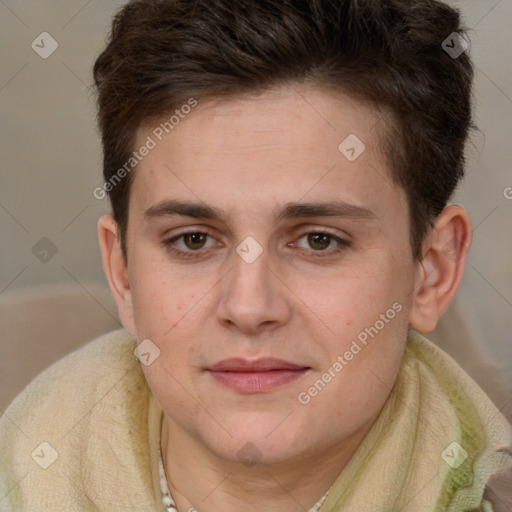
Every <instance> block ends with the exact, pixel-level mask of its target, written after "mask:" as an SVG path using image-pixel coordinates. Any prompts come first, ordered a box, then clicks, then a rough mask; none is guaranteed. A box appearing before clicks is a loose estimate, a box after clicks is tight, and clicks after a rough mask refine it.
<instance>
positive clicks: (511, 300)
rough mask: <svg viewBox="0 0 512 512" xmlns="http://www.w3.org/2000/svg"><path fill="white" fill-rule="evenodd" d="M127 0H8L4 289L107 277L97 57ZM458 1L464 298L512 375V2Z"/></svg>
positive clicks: (3, 97)
mask: <svg viewBox="0 0 512 512" xmlns="http://www.w3.org/2000/svg"><path fill="white" fill-rule="evenodd" d="M122 3H123V2H112V1H107V0H89V1H87V0H73V1H70V0H60V1H59V0H45V1H43V0H0V27H1V42H2V44H1V45H0V58H1V63H2V75H1V79H0V112H1V116H2V123H1V137H0V140H1V142H0V143H1V155H2V157H1V185H0V244H1V253H0V254H1V255H0V258H1V260H0V294H9V293H11V292H13V291H16V290H19V289H21V288H26V287H30V286H34V285H45V284H48V283H67V282H69V283H75V284H76V286H85V287H86V286H88V283H103V284H105V283H106V281H105V278H104V276H103V271H102V269H101V262H100V253H99V248H98V243H97V236H96V222H97V219H98V217H99V216H100V215H101V214H102V213H105V212H107V211H108V203H107V201H106V200H103V201H99V200H97V199H95V198H94V197H93V194H92V191H93V189H94V188H95V187H97V186H99V185H100V184H101V147H100V140H99V136H98V132H97V129H96V125H95V105H94V95H93V92H92V89H91V84H92V74H91V69H92V66H93V62H94V60H95V58H96V56H97V55H98V53H99V52H100V50H101V49H102V47H103V44H104V40H105V38H106V35H107V31H108V28H109V25H110V18H111V15H112V14H113V13H114V12H115V11H116V10H117V9H118V8H119V6H120V5H122ZM450 3H452V4H455V5H457V6H458V7H460V8H461V9H462V11H463V14H464V17H465V22H466V25H467V26H469V27H471V28H472V29H473V30H472V31H471V33H470V36H471V49H470V52H471V55H472V56H473V58H474V62H475V64H476V71H477V77H476V90H475V109H476V110H475V113H476V123H477V125H478V126H479V128H480V129H481V133H477V134H475V135H474V137H473V143H472V144H471V145H470V146H469V147H468V166H467V178H466V180H465V182H464V183H463V184H462V186H461V188H460V190H459V192H458V194H457V196H456V198H455V201H456V202H458V203H461V204H463V205H464V206H465V207H466V208H467V209H468V210H469V212H470V214H471V216H472V219H473V223H474V243H473V247H472V250H471V253H470V256H469V261H468V265H467V270H466V275H465V279H464V282H463V284H462V288H461V290H460V292H459V300H460V304H461V306H462V308H463V310H464V312H465V313H466V315H467V318H468V322H469V323H470V326H471V328H472V329H473V331H474V332H475V334H476V337H477V338H478V340H479V341H480V342H481V343H482V344H483V345H484V346H485V348H486V350H487V351H488V352H489V354H490V355H491V356H492V357H494V358H496V359H497V360H498V361H499V362H500V364H502V365H503V366H504V368H505V370H506V372H507V375H508V377H509V380H510V381H511V382H512V343H510V339H511V335H510V333H511V330H512V269H511V262H512V258H511V253H512V236H511V229H510V220H511V219H512V199H507V198H506V197H505V191H506V190H507V188H508V187H512V173H511V164H512V136H511V134H512V57H511V55H512V36H511V30H510V21H511V20H512V2H511V1H510V0H501V1H500V0H459V1H456V2H455V1H453V2H450ZM44 31H46V32H48V33H50V34H51V36H52V37H53V38H54V39H55V40H56V41H57V42H58V45H59V46H58V49H57V50H56V51H55V52H54V53H53V54H52V55H51V56H50V57H49V58H47V59H43V58H41V57H40V56H39V55H38V54H37V53H36V52H35V51H34V50H33V49H32V47H31V43H32V41H33V40H35V39H36V37H37V36H39V34H41V33H42V32H44ZM509 197H512V190H510V194H509ZM42 237H47V238H49V239H50V240H51V242H52V243H53V244H54V246H55V247H56V249H57V253H56V254H55V255H54V256H53V257H52V258H51V259H50V260H49V261H48V262H47V263H44V262H41V261H39V260H38V259H37V258H36V257H35V256H34V254H33V252H32V248H33V247H34V245H35V244H36V243H37V242H38V241H39V240H40V239H41V238H42Z"/></svg>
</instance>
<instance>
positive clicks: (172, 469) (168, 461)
mask: <svg viewBox="0 0 512 512" xmlns="http://www.w3.org/2000/svg"><path fill="white" fill-rule="evenodd" d="M373 422H374V419H372V420H371V421H370V422H368V424H367V425H365V428H362V429H360V430H359V431H358V432H357V433H356V434H354V435H353V436H352V437H351V438H350V439H346V440H345V441H344V442H343V443H342V444H340V445H335V446H331V447H329V448H328V449H326V450H324V451H323V452H321V453H315V454H314V455H308V456H303V457H301V458H297V457H295V458H294V459H293V460H289V461H286V462H281V463H273V464H265V463H262V462H261V461H260V462H258V463H257V464H256V465H254V466H247V465H244V464H243V463H241V462H238V461H237V462H234V461H231V460H226V459H223V458H221V457H218V456H216V455H215V454H212V453H211V451H209V450H208V449H207V448H206V447H204V446H203V445H202V444H200V443H198V442H197V440H195V439H192V438H191V437H190V435H188V433H187V432H185V431H184V430H182V429H181V428H179V427H178V426H177V425H176V424H175V423H173V422H172V420H169V419H168V418H167V416H164V420H163V425H162V440H161V450H162V458H163V463H164V469H165V474H166V477H167V482H168V486H169V490H170V492H171V495H172V497H173V499H174V501H175V503H176V506H177V508H178V512H193V511H194V512H195V511H197V512H211V511H212V512H213V511H218V510H223V511H225V512H239V511H240V510H246V509H247V504H248V503H250V504H251V510H252V511H254V512H264V511H265V512H274V511H275V512H277V511H279V512H296V511H297V510H298V509H299V507H300V508H301V509H302V510H305V511H309V510H310V509H311V508H312V507H314V506H315V505H316V504H317V502H318V501H319V500H321V498H322V497H323V496H324V495H325V493H326V492H327V491H328V490H329V489H330V488H331V486H332V484H333V483H334V481H335V480H336V478H337V477H338V475H339V474H340V473H341V471H342V470H343V468H344V467H345V466H346V464H347V462H348V461H349V460H350V458H351V457H352V455H353V454H354V452H355V451H356V449H357V447H358V446H359V444H360V443H361V441H362V440H363V439H364V437H365V435H366V434H367V433H368V431H369V430H370V428H371V426H372V424H373ZM312 475H314V478H312Z"/></svg>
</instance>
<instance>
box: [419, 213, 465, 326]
mask: <svg viewBox="0 0 512 512" xmlns="http://www.w3.org/2000/svg"><path fill="white" fill-rule="evenodd" d="M471 241H472V226H471V220H470V218H469V215H468V212H467V211H466V210H465V209H464V208H463V207H462V206H459V205H450V206H447V207H446V208H445V209H444V210H443V211H442V212H441V213H440V214H439V216H438V217H437V219H436V223H435V226H434V228H433V229H432V231H431V233H430V234H429V235H428V237H427V239H426V240H425V242H424V244H423V258H422V260H421V262H419V264H418V265H419V268H418V277H417V280H416V284H415V289H414V293H413V304H412V308H411V312H410V316H409V323H410V324H411V325H412V327H414V328H415V329H417V330H419V331H422V332H430V331H433V330H434V329H435V327H436V325H437V321H438V320H439V317H440V316H441V315H442V314H443V313H444V312H445V311H446V309H447V308H448V306H449V305H450V303H451V302H452V301H453V299H454V298H455V295H456V293H457V290H458V289H459V286H460V283H461V281H462V277H463V275H464V267H465V265H466V257H467V255H468V252H469V248H470V246H471Z"/></svg>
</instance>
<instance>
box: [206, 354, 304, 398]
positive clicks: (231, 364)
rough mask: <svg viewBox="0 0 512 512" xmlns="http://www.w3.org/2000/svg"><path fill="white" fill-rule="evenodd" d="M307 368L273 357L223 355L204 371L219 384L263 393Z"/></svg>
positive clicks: (298, 376) (298, 374) (295, 376)
mask: <svg viewBox="0 0 512 512" xmlns="http://www.w3.org/2000/svg"><path fill="white" fill-rule="evenodd" d="M310 369H311V368H310V367H308V366H300V365H297V364H294V363H291V362H289V361H284V360H282V359H274V358H264V359H258V360H256V361H249V360H246V359H241V358H233V359H225V360H223V361H220V362H219V363H217V364H215V365H214V366H212V367H210V368H207V369H206V371H207V372H208V373H209V374H210V375H211V376H212V378H213V379H214V380H215V381H216V382H217V383H218V384H220V385H222V386H225V387H228V388H231V389H234V390H235V391H238V392H240V393H265V392H269V391H272V390H274V389H276V388H278V387H281V386H284V385H285V384H288V383H290V382H292V381H294V380H297V379H298V378H300V377H302V376H303V375H304V374H305V373H306V372H308V371H309V370H310Z"/></svg>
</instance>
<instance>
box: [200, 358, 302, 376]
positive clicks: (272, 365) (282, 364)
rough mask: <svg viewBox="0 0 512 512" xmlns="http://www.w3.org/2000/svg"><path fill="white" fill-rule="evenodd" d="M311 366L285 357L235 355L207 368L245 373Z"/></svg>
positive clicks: (300, 368) (215, 370)
mask: <svg viewBox="0 0 512 512" xmlns="http://www.w3.org/2000/svg"><path fill="white" fill-rule="evenodd" d="M309 368H310V367H309V366H301V365H298V364H295V363H291V362H289V361H284V360H283V359H276V358H273V357H264V358H261V359H256V360H254V361H251V360H248V359H243V358H240V357H234V358H230V359H224V360H222V361H219V362H218V363H216V364H214V365H213V366H210V367H208V368H207V370H209V371H212V372H244V373H254V372H269V371H275V370H288V371H294V370H296V371H297V370H306V369H309Z"/></svg>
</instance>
